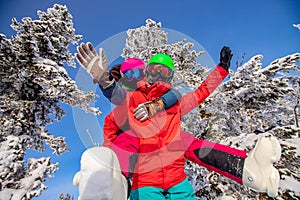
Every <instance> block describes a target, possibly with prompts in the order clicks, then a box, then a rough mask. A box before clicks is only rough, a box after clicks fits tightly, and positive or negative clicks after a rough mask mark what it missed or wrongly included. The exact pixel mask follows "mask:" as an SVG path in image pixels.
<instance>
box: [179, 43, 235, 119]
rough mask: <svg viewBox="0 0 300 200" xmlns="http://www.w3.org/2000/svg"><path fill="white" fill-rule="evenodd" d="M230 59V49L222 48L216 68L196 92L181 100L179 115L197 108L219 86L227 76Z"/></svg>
mask: <svg viewBox="0 0 300 200" xmlns="http://www.w3.org/2000/svg"><path fill="white" fill-rule="evenodd" d="M231 58H232V53H231V50H230V48H229V47H226V46H224V47H223V48H222V50H221V52H220V63H219V64H218V66H217V67H216V68H215V69H214V70H213V71H212V72H211V73H210V74H209V75H208V76H207V78H206V79H205V80H204V81H203V83H202V84H201V85H200V86H199V87H198V89H197V90H196V91H194V92H190V93H188V94H186V95H184V96H183V97H182V98H181V101H180V106H181V115H184V114H186V113H188V112H190V111H191V110H193V109H194V108H196V107H197V106H199V105H200V104H201V103H202V102H203V101H204V100H205V99H206V98H207V97H208V96H209V95H210V94H211V93H212V92H213V91H214V90H215V89H216V88H217V87H218V86H219V85H220V83H221V82H222V81H223V80H224V79H225V77H226V76H227V74H228V69H229V67H230V60H231Z"/></svg>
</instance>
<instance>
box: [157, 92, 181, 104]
mask: <svg viewBox="0 0 300 200" xmlns="http://www.w3.org/2000/svg"><path fill="white" fill-rule="evenodd" d="M161 99H162V101H163V102H164V106H165V109H168V108H171V107H172V106H173V105H174V104H175V103H177V102H178V101H179V100H180V99H181V94H180V92H179V91H177V90H175V89H170V90H169V91H168V92H166V93H165V94H164V95H163V96H161Z"/></svg>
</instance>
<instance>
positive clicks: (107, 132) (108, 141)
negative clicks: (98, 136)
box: [103, 101, 128, 147]
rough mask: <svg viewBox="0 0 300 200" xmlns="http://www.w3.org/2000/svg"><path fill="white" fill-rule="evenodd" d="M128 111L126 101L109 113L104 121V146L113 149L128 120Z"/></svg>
mask: <svg viewBox="0 0 300 200" xmlns="http://www.w3.org/2000/svg"><path fill="white" fill-rule="evenodd" d="M127 112H128V110H127V104H126V101H124V102H123V103H122V104H121V105H119V106H116V108H115V109H114V110H113V111H112V112H111V113H109V114H108V115H107V116H106V117H105V119H104V126H103V139H104V142H103V146H104V147H111V145H112V143H113V142H114V141H115V139H116V138H117V136H118V134H119V131H120V129H121V128H120V127H122V126H123V125H124V124H125V123H126V121H127V120H128V113H127Z"/></svg>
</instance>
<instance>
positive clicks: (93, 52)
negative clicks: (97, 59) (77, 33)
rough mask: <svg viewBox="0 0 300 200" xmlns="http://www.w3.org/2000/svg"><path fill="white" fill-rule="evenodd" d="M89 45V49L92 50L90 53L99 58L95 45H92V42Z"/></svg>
mask: <svg viewBox="0 0 300 200" xmlns="http://www.w3.org/2000/svg"><path fill="white" fill-rule="evenodd" d="M87 45H88V47H89V49H90V52H91V53H92V54H93V56H98V55H97V52H96V50H95V48H94V46H93V44H92V43H90V42H88V43H87Z"/></svg>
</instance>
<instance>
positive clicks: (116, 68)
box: [109, 64, 122, 81]
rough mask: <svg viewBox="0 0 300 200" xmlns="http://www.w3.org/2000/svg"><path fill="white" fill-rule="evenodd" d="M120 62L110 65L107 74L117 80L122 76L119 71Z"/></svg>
mask: <svg viewBox="0 0 300 200" xmlns="http://www.w3.org/2000/svg"><path fill="white" fill-rule="evenodd" d="M120 67H121V64H117V65H115V66H113V67H112V69H111V70H110V71H109V74H110V75H111V76H112V77H113V78H114V79H115V80H116V81H119V80H120V79H121V78H122V72H121V71H120Z"/></svg>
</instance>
